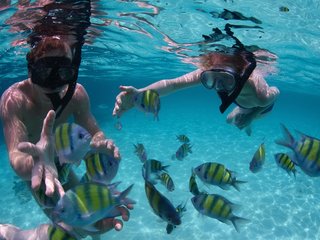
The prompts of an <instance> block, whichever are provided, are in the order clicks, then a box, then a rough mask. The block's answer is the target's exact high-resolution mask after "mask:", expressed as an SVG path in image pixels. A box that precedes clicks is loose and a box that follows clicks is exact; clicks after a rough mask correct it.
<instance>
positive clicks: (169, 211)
mask: <svg viewBox="0 0 320 240" xmlns="http://www.w3.org/2000/svg"><path fill="white" fill-rule="evenodd" d="M145 191H146V195H147V199H148V202H149V205H150V206H151V208H152V210H153V212H154V213H155V214H156V215H157V216H158V217H160V218H161V219H162V220H164V221H165V222H167V224H168V225H167V228H166V229H167V233H168V234H169V233H171V231H172V230H173V228H174V226H177V225H180V224H181V214H180V213H179V212H178V211H177V210H176V208H175V207H174V206H173V204H172V203H171V202H170V201H169V200H168V199H167V198H166V197H165V196H163V195H162V194H161V193H160V192H159V191H158V190H157V189H156V188H155V187H154V186H153V184H151V183H150V182H149V181H145Z"/></svg>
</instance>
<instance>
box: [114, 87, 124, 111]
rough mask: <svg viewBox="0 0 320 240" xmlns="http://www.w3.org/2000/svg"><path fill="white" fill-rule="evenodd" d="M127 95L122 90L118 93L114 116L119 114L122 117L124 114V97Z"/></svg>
mask: <svg viewBox="0 0 320 240" xmlns="http://www.w3.org/2000/svg"><path fill="white" fill-rule="evenodd" d="M124 96H125V92H121V93H119V94H118V96H117V97H116V102H115V103H114V108H113V111H112V115H113V116H118V117H120V116H121V114H122V107H121V106H122V98H123V97H124Z"/></svg>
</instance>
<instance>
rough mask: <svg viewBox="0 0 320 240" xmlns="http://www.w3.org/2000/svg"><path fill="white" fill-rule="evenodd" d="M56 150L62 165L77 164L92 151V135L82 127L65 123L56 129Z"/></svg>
mask: <svg viewBox="0 0 320 240" xmlns="http://www.w3.org/2000/svg"><path fill="white" fill-rule="evenodd" d="M54 136H55V148H56V152H57V155H58V157H59V162H60V164H61V165H62V164H64V163H77V164H79V163H80V161H81V159H82V158H83V157H84V156H85V155H86V153H87V152H88V151H89V150H90V141H91V135H90V133H89V132H88V131H87V130H85V129H84V128H83V127H81V126H80V125H77V124H75V123H63V124H61V125H59V126H57V128H56V129H55V134H54Z"/></svg>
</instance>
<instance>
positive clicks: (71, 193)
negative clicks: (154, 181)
mask: <svg viewBox="0 0 320 240" xmlns="http://www.w3.org/2000/svg"><path fill="white" fill-rule="evenodd" d="M118 184H119V183H114V184H110V185H105V184H100V183H94V182H89V183H83V184H78V185H76V186H75V187H74V188H72V189H69V190H68V191H67V192H66V193H65V195H63V196H62V197H61V198H60V200H59V201H58V203H57V205H56V207H55V208H54V210H53V219H54V222H58V221H63V222H64V223H66V224H68V225H70V226H73V227H84V226H89V225H91V224H93V223H95V222H97V221H98V220H101V219H102V218H112V217H116V216H120V215H121V212H120V211H119V210H118V208H117V206H120V205H126V206H127V205H130V204H134V203H135V201H133V200H131V199H129V198H127V195H128V194H129V193H130V191H131V189H132V187H133V185H130V186H129V187H128V188H127V189H126V190H124V191H123V192H121V193H120V195H119V194H118V192H117V191H116V189H115V188H116V186H117V185H118Z"/></svg>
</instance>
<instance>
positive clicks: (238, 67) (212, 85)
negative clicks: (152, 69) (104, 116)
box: [113, 47, 279, 135]
mask: <svg viewBox="0 0 320 240" xmlns="http://www.w3.org/2000/svg"><path fill="white" fill-rule="evenodd" d="M263 54H265V55H266V56H268V54H269V53H267V52H264V51H262V50H259V51H258V52H254V53H251V52H249V51H246V50H244V49H240V48H235V47H233V48H228V49H225V50H223V51H217V52H211V53H209V54H206V55H203V56H201V57H200V65H199V69H197V70H195V71H193V72H191V73H188V74H185V75H183V76H181V77H178V78H175V79H166V80H160V81H158V82H155V83H153V84H151V85H149V86H147V87H144V88H141V89H136V88H134V87H132V86H120V90H121V93H120V94H118V96H117V97H116V102H115V107H114V109H113V115H114V116H117V117H120V116H121V115H122V114H123V113H124V112H125V111H127V110H129V109H131V108H132V107H133V106H134V103H133V99H134V96H135V95H136V94H138V93H139V92H142V91H145V90H148V89H153V90H155V91H157V92H158V94H159V95H160V96H164V95H167V94H171V93H173V92H175V91H178V90H181V89H184V88H188V87H192V86H197V85H199V84H202V85H203V86H204V87H205V88H206V89H210V90H211V89H214V90H215V91H216V92H217V93H218V95H219V97H220V99H221V105H220V112H221V113H224V112H225V111H226V110H227V108H228V107H229V106H230V105H231V104H236V105H237V106H236V107H235V108H234V109H233V111H232V112H231V113H229V114H228V116H227V122H228V123H230V124H234V125H235V126H237V127H238V128H239V129H240V130H242V129H245V131H246V133H247V134H248V135H251V123H252V121H253V120H254V119H257V118H260V117H262V116H264V115H265V114H266V113H268V112H270V111H271V110H272V108H273V105H274V102H275V100H276V99H277V97H278V95H279V90H278V88H276V87H269V85H268V84H267V83H266V81H265V79H264V74H265V73H263V71H260V69H259V68H257V61H256V56H259V57H261V56H262V55H263ZM255 55H256V56H255Z"/></svg>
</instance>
